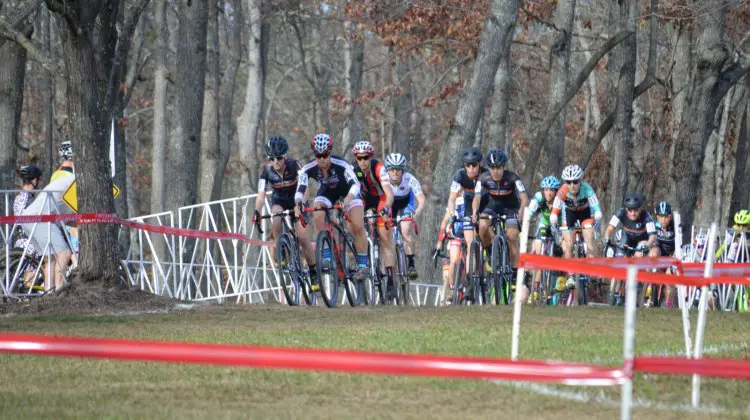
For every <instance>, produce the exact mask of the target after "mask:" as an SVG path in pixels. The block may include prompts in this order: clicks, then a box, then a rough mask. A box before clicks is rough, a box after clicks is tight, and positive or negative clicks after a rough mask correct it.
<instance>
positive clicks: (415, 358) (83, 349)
mask: <svg viewBox="0 0 750 420" xmlns="http://www.w3.org/2000/svg"><path fill="white" fill-rule="evenodd" d="M0 351H4V352H13V353H27V354H36V355H46V356H77V357H91V358H106V359H120V360H140V361H153V362H172V363H193V364H210V365H227V366H245V367H255V368H264V369H297V370H318V371H329V372H348V373H375V374H388V375H413V376H441V377H453V378H464V379H500V380H516V381H534V382H548V383H559V384H566V385H599V386H607V385H618V384H621V383H622V381H623V380H624V379H625V376H624V374H623V372H622V370H621V369H618V368H608V367H603V366H596V365H584V364H576V363H563V362H544V361H511V360H507V359H495V358H478V357H459V356H436V355H420V354H396V353H375V352H364V351H340V350H322V349H309V348H288V347H286V348H284V347H266V346H236V345H222V344H200V343H178V342H164V341H142V340H138V341H136V340H124V339H109V338H84V337H53V336H45V335H30V334H13V333H9V334H0Z"/></svg>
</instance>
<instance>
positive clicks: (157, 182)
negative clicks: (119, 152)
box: [151, 0, 169, 213]
mask: <svg viewBox="0 0 750 420" xmlns="http://www.w3.org/2000/svg"><path fill="white" fill-rule="evenodd" d="M153 5H154V29H155V32H156V40H155V41H156V43H155V46H154V65H155V70H154V122H153V123H152V134H151V135H152V136H153V138H152V152H151V213H161V212H162V211H164V185H165V182H164V168H165V167H166V163H167V143H168V139H167V133H168V132H169V129H168V125H169V118H167V75H168V74H169V70H168V69H167V50H168V43H169V32H168V24H167V0H154V3H153Z"/></svg>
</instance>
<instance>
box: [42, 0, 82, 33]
mask: <svg viewBox="0 0 750 420" xmlns="http://www.w3.org/2000/svg"><path fill="white" fill-rule="evenodd" d="M44 3H45V4H46V5H47V8H48V9H49V10H50V11H51V12H55V13H57V14H59V15H60V16H62V17H63V19H65V22H67V23H68V25H70V27H71V29H73V32H75V33H78V23H77V22H76V17H75V16H73V9H72V8H71V7H70V5H69V4H68V2H67V1H65V0H44Z"/></svg>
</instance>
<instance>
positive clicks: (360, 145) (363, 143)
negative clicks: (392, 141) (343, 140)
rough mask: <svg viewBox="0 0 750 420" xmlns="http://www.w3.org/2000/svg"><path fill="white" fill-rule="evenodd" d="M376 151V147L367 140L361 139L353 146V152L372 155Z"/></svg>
mask: <svg viewBox="0 0 750 420" xmlns="http://www.w3.org/2000/svg"><path fill="white" fill-rule="evenodd" d="M373 153H375V149H374V148H373V147H372V143H370V142H369V141H367V140H360V141H358V142H357V143H355V144H354V147H352V154H354V155H355V156H356V155H370V156H372V154H373Z"/></svg>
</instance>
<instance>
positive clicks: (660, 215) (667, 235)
mask: <svg viewBox="0 0 750 420" xmlns="http://www.w3.org/2000/svg"><path fill="white" fill-rule="evenodd" d="M654 213H655V214H656V240H657V247H658V248H659V254H660V255H661V256H664V257H672V256H674V252H675V233H676V232H675V226H674V220H673V219H672V205H671V204H669V202H667V201H660V202H659V204H657V205H656V208H654ZM674 269H675V267H671V268H670V269H668V270H667V274H676V273H675V272H674ZM665 287H666V288H665V289H664V305H665V307H667V308H671V307H672V305H673V304H672V296H673V293H672V292H673V290H674V286H669V285H667V286H665ZM651 293H653V290H652V291H651Z"/></svg>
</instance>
